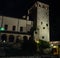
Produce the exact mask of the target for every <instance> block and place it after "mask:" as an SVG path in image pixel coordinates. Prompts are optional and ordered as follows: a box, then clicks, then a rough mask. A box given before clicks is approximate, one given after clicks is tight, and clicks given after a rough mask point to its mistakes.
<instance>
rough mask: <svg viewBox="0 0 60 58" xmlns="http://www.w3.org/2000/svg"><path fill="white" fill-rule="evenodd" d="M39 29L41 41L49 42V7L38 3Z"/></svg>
mask: <svg viewBox="0 0 60 58" xmlns="http://www.w3.org/2000/svg"><path fill="white" fill-rule="evenodd" d="M37 3H38V6H37V28H38V29H39V39H42V40H45V41H49V6H48V5H47V4H44V3H40V2H37Z"/></svg>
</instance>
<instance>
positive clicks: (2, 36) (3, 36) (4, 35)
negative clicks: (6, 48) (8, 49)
mask: <svg viewBox="0 0 60 58" xmlns="http://www.w3.org/2000/svg"><path fill="white" fill-rule="evenodd" d="M1 40H2V42H3V41H7V35H6V34H2V35H1Z"/></svg>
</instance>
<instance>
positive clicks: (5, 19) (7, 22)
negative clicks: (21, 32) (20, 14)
mask: <svg viewBox="0 0 60 58" xmlns="http://www.w3.org/2000/svg"><path fill="white" fill-rule="evenodd" d="M17 24H18V19H17V18H11V17H5V16H3V27H4V26H5V25H8V29H7V30H8V31H12V28H13V26H15V31H17V27H18V26H17Z"/></svg>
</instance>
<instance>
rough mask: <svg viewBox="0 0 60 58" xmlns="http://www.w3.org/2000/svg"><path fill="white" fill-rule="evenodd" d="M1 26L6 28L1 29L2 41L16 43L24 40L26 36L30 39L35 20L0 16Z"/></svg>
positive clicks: (0, 37) (0, 39)
mask: <svg viewBox="0 0 60 58" xmlns="http://www.w3.org/2000/svg"><path fill="white" fill-rule="evenodd" d="M0 22H1V23H0V28H4V30H0V41H2V42H3V41H6V42H10V43H14V42H16V41H17V38H18V39H19V40H23V38H24V37H27V39H29V38H30V37H31V35H30V33H29V32H30V29H31V28H32V27H33V21H29V20H27V19H26V20H25V19H18V18H12V17H6V16H0Z"/></svg>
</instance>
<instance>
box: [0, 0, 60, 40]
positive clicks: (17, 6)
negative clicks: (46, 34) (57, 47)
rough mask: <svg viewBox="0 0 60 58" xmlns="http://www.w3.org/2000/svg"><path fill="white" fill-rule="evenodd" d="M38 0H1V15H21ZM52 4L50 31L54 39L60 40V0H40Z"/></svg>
mask: <svg viewBox="0 0 60 58" xmlns="http://www.w3.org/2000/svg"><path fill="white" fill-rule="evenodd" d="M35 1H36V0H0V15H5V16H11V17H19V18H20V17H21V16H22V15H25V14H26V13H27V10H28V9H29V8H30V7H31V6H32V5H33V4H34V2H35ZM39 1H41V2H44V3H47V4H49V5H50V33H51V39H52V40H60V28H59V27H60V26H59V25H60V17H59V16H60V15H59V12H60V9H59V7H60V5H59V4H60V3H59V1H58V0H39Z"/></svg>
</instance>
